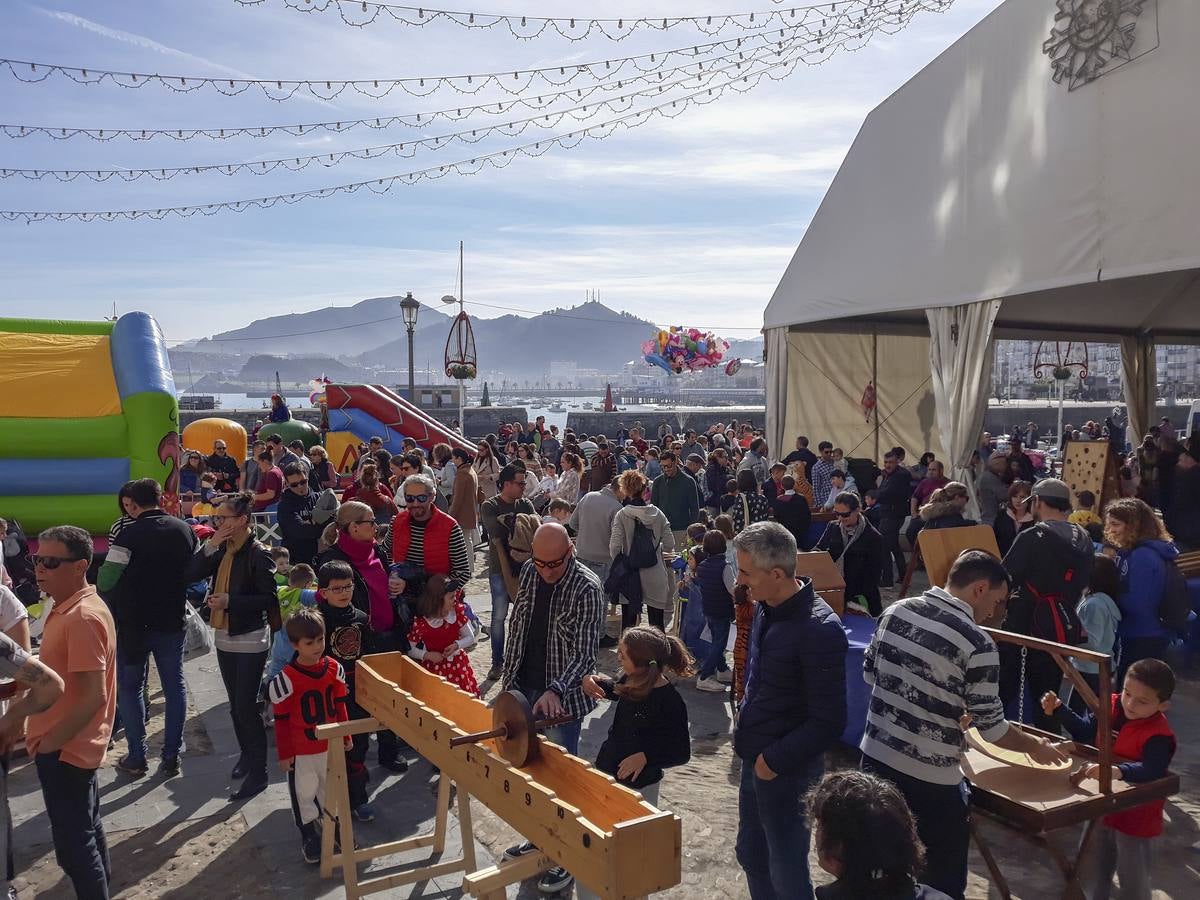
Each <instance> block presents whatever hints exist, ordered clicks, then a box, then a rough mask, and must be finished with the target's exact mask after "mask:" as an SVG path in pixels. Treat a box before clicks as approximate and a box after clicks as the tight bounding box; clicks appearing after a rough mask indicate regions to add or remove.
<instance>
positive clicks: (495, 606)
mask: <svg viewBox="0 0 1200 900" xmlns="http://www.w3.org/2000/svg"><path fill="white" fill-rule="evenodd" d="M488 588H489V589H490V590H491V592H492V621H491V624H489V625H488V636H489V637H490V638H491V641H492V668H493V669H499V668H500V667H501V666H503V665H504V621H505V620H506V619H507V618H508V604H509V603H510V602H512V598H511V597H509V596H508V585H507V584H505V583H504V576H503V575H501V574H500V573H499V572H490V573H489V574H488Z"/></svg>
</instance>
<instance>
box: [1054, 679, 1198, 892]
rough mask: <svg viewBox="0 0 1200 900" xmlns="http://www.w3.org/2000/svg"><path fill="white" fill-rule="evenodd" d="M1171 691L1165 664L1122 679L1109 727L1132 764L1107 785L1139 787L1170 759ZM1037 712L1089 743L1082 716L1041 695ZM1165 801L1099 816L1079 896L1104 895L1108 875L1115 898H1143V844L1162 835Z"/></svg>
mask: <svg viewBox="0 0 1200 900" xmlns="http://www.w3.org/2000/svg"><path fill="white" fill-rule="evenodd" d="M1174 692H1175V673H1174V672H1172V671H1171V667H1170V666H1168V665H1167V664H1166V663H1165V662H1162V661H1161V660H1157V659H1139V660H1138V661H1137V662H1135V663H1134V664H1133V665H1131V666H1130V667H1129V671H1128V672H1126V673H1125V684H1124V687H1123V688H1122V689H1121V693H1120V694H1113V695H1112V719H1111V722H1112V728H1113V731H1115V732H1116V733H1117V739H1116V741H1115V743H1114V744H1113V753H1114V754H1116V755H1117V756H1118V757H1121V758H1123V759H1128V760H1132V762H1124V763H1120V764H1118V765H1115V766H1113V771H1112V777H1113V780H1114V781H1128V782H1129V783H1130V784H1142V783H1145V782H1147V781H1154V780H1156V779H1159V778H1162V777H1164V776H1165V775H1166V774H1167V768H1168V767H1169V766H1170V764H1171V757H1172V756H1174V755H1175V733H1174V732H1173V731H1171V726H1170V724H1169V723H1168V722H1167V717H1166V716H1165V715H1164V713H1165V712H1166V711H1167V708H1168V707H1169V706H1170V705H1171V695H1172V694H1173V693H1174ZM1042 711H1043V712H1045V713H1046V715H1048V716H1053V717H1054V718H1055V719H1056V720H1057V721H1058V723H1059V724H1060V725H1062V726H1063V727H1064V728H1066V729H1067V732H1068V733H1069V734H1070V735H1071V737H1072V738H1074V739H1075V740H1077V741H1079V742H1080V743H1083V744H1092V745H1093V746H1094V745H1095V743H1096V719H1095V716H1093V715H1092V714H1091V713H1090V712H1089V713H1087V714H1085V715H1083V716H1080V715H1077V714H1076V713H1075V712H1073V711H1072V710H1071V709H1070V708H1068V707H1067V706H1065V705H1063V703H1062V701H1061V700H1059V699H1058V697H1056V696H1055V695H1054V693H1053V692H1048V693H1047V694H1045V695H1044V696H1043V697H1042ZM1099 770H1100V767H1099V766H1098V765H1095V764H1093V765H1090V766H1087V768H1086V771H1085V773H1084V775H1085V777H1086V778H1095V777H1096V776H1097V774H1098V773H1099ZM1165 804H1166V801H1165V800H1162V799H1160V800H1151V801H1150V802H1149V803H1144V804H1142V805H1141V806H1135V807H1133V808H1132V809H1126V810H1122V811H1121V812H1115V813H1110V814H1108V815H1107V816H1105V817H1104V819H1103V821H1102V822H1101V824H1100V827H1099V828H1098V829H1097V831H1096V834H1095V835H1094V836H1093V838H1092V844H1091V847H1090V848H1089V849H1088V852H1087V856H1086V857H1085V859H1084V860H1083V861H1082V862H1081V863H1080V867H1081V869H1082V873H1083V874H1082V878H1081V880H1082V882H1083V887H1084V890H1085V891H1086V892H1087V896H1089V897H1108V896H1109V895H1110V893H1111V892H1112V878H1113V875H1114V874H1115V875H1116V876H1117V879H1118V881H1120V883H1121V889H1120V893H1119V894H1118V896H1120V897H1121V898H1122V900H1125V898H1129V900H1142V898H1145V900H1150V893H1151V884H1150V872H1151V870H1152V868H1153V863H1152V859H1151V844H1150V841H1151V839H1153V838H1156V837H1158V836H1159V835H1160V834H1162V828H1163V807H1164V805H1165Z"/></svg>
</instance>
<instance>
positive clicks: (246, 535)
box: [208, 528, 250, 629]
mask: <svg viewBox="0 0 1200 900" xmlns="http://www.w3.org/2000/svg"><path fill="white" fill-rule="evenodd" d="M249 540H250V529H249V528H247V529H246V530H245V531H243V532H242V533H241V534H239V535H237V536H236V537H232V538H230V539H229V540H227V541H226V542H225V555H224V556H222V557H221V561H220V562H219V563H217V574H216V577H214V578H213V589H212V592H213V593H214V594H228V593H229V582H230V581H231V580H232V575H233V559H234V557H235V556H237V555H238V554H239V553H241V552H242V548H243V547H245V546H246V543H247V542H248V541H249ZM208 622H209V624H210V625H212V627H213V628H214V629H216V628H228V627H229V610H228V609H214V610H213V611H212V614H211V615H210V616H209V617H208Z"/></svg>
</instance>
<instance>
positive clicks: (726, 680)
mask: <svg viewBox="0 0 1200 900" xmlns="http://www.w3.org/2000/svg"><path fill="white" fill-rule="evenodd" d="M717 681H719V682H720V683H721V684H733V670H732V669H722V670H721V671H720V672H718V673H717Z"/></svg>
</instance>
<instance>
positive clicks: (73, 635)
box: [25, 585, 117, 769]
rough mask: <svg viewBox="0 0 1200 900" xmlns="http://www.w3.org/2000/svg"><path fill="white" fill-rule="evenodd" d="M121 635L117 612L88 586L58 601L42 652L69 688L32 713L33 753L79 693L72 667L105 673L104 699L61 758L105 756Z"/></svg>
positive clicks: (89, 760) (94, 763)
mask: <svg viewBox="0 0 1200 900" xmlns="http://www.w3.org/2000/svg"><path fill="white" fill-rule="evenodd" d="M116 652H117V635H116V629H115V628H114V626H113V618H112V613H110V612H109V611H108V607H107V606H106V605H105V603H104V601H103V600H101V599H100V597H99V595H98V594H97V593H96V589H95V588H94V587H92V586H91V585H88V586H87V587H86V588H84V589H83V590H81V591H79V592H78V593H76V594H74V595H72V596H71V597H70V598H68V599H67V600H64V601H63V602H62V603H57V602H56V603H55V604H54V608H53V609H52V610H51V611H50V615H49V616H47V618H46V627H45V630H44V631H43V632H42V645H41V648H40V650H39V651H38V656H39V658H40V659H41V661H42V662H44V663H45V664H46V665H47V666H49V667H50V668H51V669H53V670H54V671H55V672H57V673H58V674H59V676H60V677H61V678H62V680H63V682H64V684H65V685H66V692H65V693H64V694H63V696H62V697H61V698H60V699H59V701H58V702H57V703H55V704H54V705H53V706H51V707H50V708H49V709H48V710H46V711H45V712H40V713H37V714H35V715H32V716H30V717H29V724H28V725H27V726H26V734H25V743H26V745H27V746H28V747H29V753H30V755H31V756H32V755H34V754H35V753H37V752H38V745H39V744H41V742H42V741H43V740H44V739H45V737H46V735H47V734H48V733H49V732H50V731H51V730H52V729H53V728H54V727H55V726H56V725H58V723H59V722H61V721H62V720H63V718H64V717H65V716H66V714H67V711H68V710H69V709H70V708H71V705H72V703H73V702H74V700H75V698H74V697H72V696H71V677H70V676H71V673H72V672H97V671H99V672H103V673H104V704H103V705H102V706H101V707H100V709H99V710H97V712H96V715H94V716H93V717H92V720H91V721H90V722H88V723H87V724H86V725H84V726H83V728H82V729H80V731H79V733H78V734H76V735H75V736H74V737H73V738H71V739H70V740H69V741H67V742H66V743H65V744H64V745H63V747H62V753H61V755H60V756H59V759H60V760H62V762H65V763H69V764H71V765H73V766H78V767H79V768H81V769H95V768H98V767H99V765H100V763H101V762H103V761H104V753H105V751H106V750H107V749H108V737H109V734H110V733H111V732H112V723H113V715H114V714H115V713H116V709H117V660H116Z"/></svg>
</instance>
